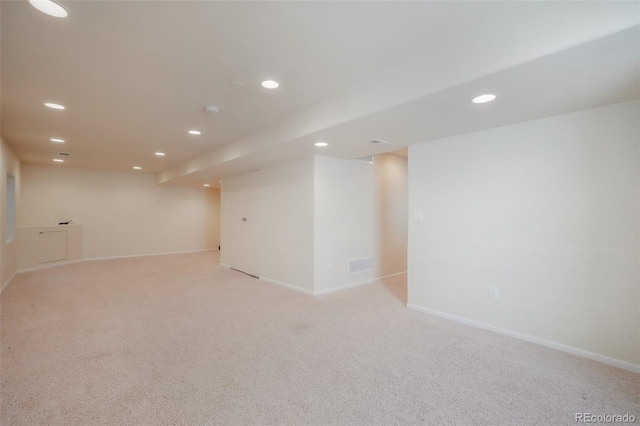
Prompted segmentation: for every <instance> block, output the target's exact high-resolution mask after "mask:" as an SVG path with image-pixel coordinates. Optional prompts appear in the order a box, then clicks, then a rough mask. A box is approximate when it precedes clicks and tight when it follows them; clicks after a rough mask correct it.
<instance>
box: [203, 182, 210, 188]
mask: <svg viewBox="0 0 640 426" xmlns="http://www.w3.org/2000/svg"><path fill="white" fill-rule="evenodd" d="M202 186H204V187H205V188H209V187H210V186H211V185H209V184H208V183H205V184H204V185H202Z"/></svg>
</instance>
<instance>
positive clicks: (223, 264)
mask: <svg viewBox="0 0 640 426" xmlns="http://www.w3.org/2000/svg"><path fill="white" fill-rule="evenodd" d="M220 266H222V267H223V268H229V269H231V265H227V264H226V263H220Z"/></svg>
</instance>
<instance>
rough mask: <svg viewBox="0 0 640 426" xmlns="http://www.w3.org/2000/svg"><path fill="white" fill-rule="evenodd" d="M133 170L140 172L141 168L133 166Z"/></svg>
mask: <svg viewBox="0 0 640 426" xmlns="http://www.w3.org/2000/svg"><path fill="white" fill-rule="evenodd" d="M133 170H142V167H140V166H133Z"/></svg>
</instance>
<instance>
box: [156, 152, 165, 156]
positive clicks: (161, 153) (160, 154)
mask: <svg viewBox="0 0 640 426" xmlns="http://www.w3.org/2000/svg"><path fill="white" fill-rule="evenodd" d="M156 155H157V156H158V157H164V152H156Z"/></svg>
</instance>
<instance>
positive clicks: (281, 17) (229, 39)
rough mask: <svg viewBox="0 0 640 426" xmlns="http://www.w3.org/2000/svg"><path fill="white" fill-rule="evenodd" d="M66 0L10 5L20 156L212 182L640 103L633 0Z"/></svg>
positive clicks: (7, 60) (11, 102) (11, 97)
mask: <svg viewBox="0 0 640 426" xmlns="http://www.w3.org/2000/svg"><path fill="white" fill-rule="evenodd" d="M59 3H60V4H62V5H63V6H64V7H65V8H66V9H67V11H68V12H69V17H68V18H64V19H55V18H51V17H48V16H46V15H43V14H42V13H40V12H38V11H37V10H35V9H34V8H32V7H31V6H30V5H29V4H28V3H27V2H26V1H3V2H2V3H1V5H0V11H1V23H0V25H1V26H0V36H1V40H2V44H1V62H0V65H1V90H2V92H1V93H2V117H1V118H2V128H1V131H2V136H3V138H4V139H5V140H6V141H7V142H8V143H9V144H11V146H12V147H13V148H14V149H15V150H16V153H17V154H18V156H19V157H20V158H21V159H22V160H23V161H27V162H41V163H51V159H52V158H53V157H54V156H55V155H56V153H57V152H58V151H67V152H70V153H71V157H69V158H68V159H66V160H65V163H64V165H62V166H63V167H64V166H66V165H70V166H79V167H90V168H105V169H113V170H131V167H132V166H133V165H140V166H142V167H143V171H144V172H152V173H158V180H159V182H166V183H171V184H183V185H201V184H202V183H204V182H210V183H212V184H214V185H215V184H216V183H217V180H218V179H219V178H220V177H222V176H224V175H227V174H235V173H239V172H243V171H247V170H248V169H255V168H258V167H260V166H261V165H263V164H265V163H267V162H270V161H277V160H280V159H285V158H292V157H295V156H298V155H305V154H309V153H313V152H316V153H324V154H327V155H333V156H339V157H344V158H352V157H355V156H362V155H368V154H372V153H375V152H381V149H380V148H376V147H374V146H371V145H368V144H366V143H365V141H366V140H368V139H371V138H374V137H376V138H382V139H388V140H390V141H392V142H393V143H394V144H393V145H392V146H387V147H386V148H385V149H386V150H389V151H391V150H397V149H399V148H402V147H404V146H406V145H408V144H411V143H418V142H423V141H426V140H429V139H433V138H435V137H446V136H450V135H453V134H457V133H463V132H468V131H474V130H480V129H484V128H488V127H493V126H498V125H505V124H510V123H514V122H518V121H525V120H531V119H536V118H541V117H545V116H549V115H554V114H560V113H565V112H570V111H574V110H577V109H584V108H589V107H594V106H598V105H604V104H608V103H613V102H621V101H624V100H629V99H635V98H638V96H639V93H638V75H639V70H638V62H639V59H638V51H639V47H640V46H639V42H640V33H639V31H640V30H639V28H640V27H638V26H637V25H638V23H639V16H640V13H639V12H640V10H639V4H638V3H637V2H611V1H608V2H589V1H588V2H580V1H576V2H397V1H392V2H265V1H262V2H191V1H181V2H177V1H176V2H120V1H104V2H102V1H92V2H77V1H60V2H59ZM624 30H626V31H624ZM267 78H272V79H275V80H277V81H279V82H280V84H281V87H280V88H279V89H276V90H272V91H269V90H267V89H263V88H262V87H260V82H261V81H262V80H264V79H267ZM234 81H241V82H243V83H245V87H244V88H243V89H233V88H231V87H230V86H229V83H231V82H234ZM486 91H494V92H496V93H498V95H499V98H498V100H497V101H495V102H494V103H492V104H487V105H484V106H482V107H481V108H478V107H479V106H477V105H470V104H469V102H468V100H469V98H470V97H472V96H473V95H475V94H478V93H483V92H486ZM46 101H53V102H58V103H61V104H64V105H65V106H66V107H67V109H66V110H65V111H52V110H48V109H46V108H45V107H44V106H43V102H46ZM209 104H214V105H217V106H218V107H220V109H221V112H220V113H219V114H216V115H207V114H205V113H203V111H202V109H203V108H204V107H205V106H206V105H209ZM192 128H195V129H198V130H201V131H202V132H203V134H202V135H201V136H191V135H188V134H187V130H189V129H192ZM51 137H61V138H63V139H65V140H66V141H67V142H66V143H65V144H64V145H63V146H61V145H54V144H52V143H50V142H49V138H51ZM320 139H322V140H325V141H326V142H328V143H329V144H330V145H329V147H327V148H325V149H322V150H320V149H318V148H314V146H313V143H314V142H316V141H318V140H320ZM382 150H384V149H382ZM156 151H164V152H166V153H167V156H166V157H165V158H157V157H155V156H154V155H153V153H154V152H156Z"/></svg>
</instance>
